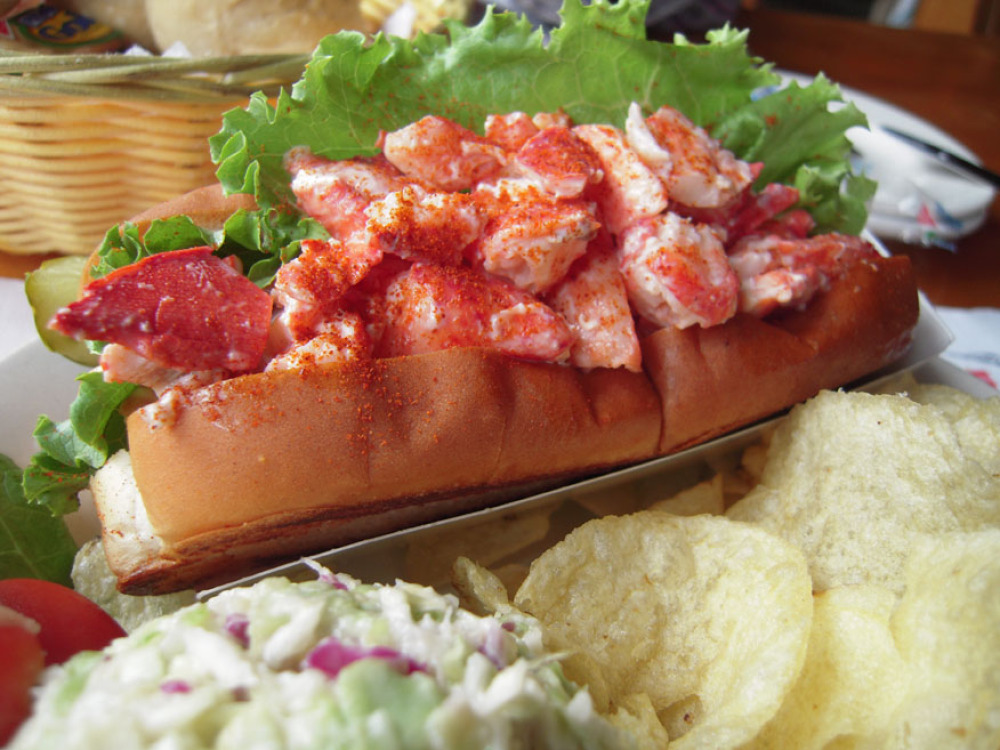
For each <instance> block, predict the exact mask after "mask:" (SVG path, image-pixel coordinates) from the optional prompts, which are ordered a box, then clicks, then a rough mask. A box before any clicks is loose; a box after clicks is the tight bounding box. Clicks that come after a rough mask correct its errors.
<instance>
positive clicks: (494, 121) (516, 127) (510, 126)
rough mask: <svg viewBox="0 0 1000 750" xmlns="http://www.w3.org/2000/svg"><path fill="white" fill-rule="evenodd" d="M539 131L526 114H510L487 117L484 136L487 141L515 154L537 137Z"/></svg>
mask: <svg viewBox="0 0 1000 750" xmlns="http://www.w3.org/2000/svg"><path fill="white" fill-rule="evenodd" d="M539 130H540V128H539V127H538V126H537V125H535V123H534V122H533V121H532V119H531V115H529V114H527V113H526V112H508V113H507V114H502V115H499V114H492V115H487V116H486V121H485V123H484V126H483V131H484V132H483V135H484V136H485V138H486V140H488V141H491V142H493V143H495V144H497V145H498V146H500V147H501V148H502V149H503V150H504V151H507V152H508V153H515V152H516V151H517V150H518V149H519V148H521V146H523V145H524V144H525V143H526V142H527V141H528V139H529V138H531V137H532V136H534V135H537V134H538V131H539Z"/></svg>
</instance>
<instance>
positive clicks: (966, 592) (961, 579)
mask: <svg viewBox="0 0 1000 750" xmlns="http://www.w3.org/2000/svg"><path fill="white" fill-rule="evenodd" d="M892 630H893V634H894V635H895V638H896V645H897V646H898V648H899V652H900V654H901V656H902V657H903V659H904V660H905V661H906V662H907V665H908V669H909V690H908V692H907V693H906V694H905V696H904V697H903V700H902V701H901V704H900V706H899V707H898V708H897V710H896V712H895V713H894V714H893V717H892V720H891V722H890V723H889V726H888V735H889V742H888V744H887V745H886V747H890V748H911V747H913V748H916V747H921V748H922V747H932V748H935V750H940V749H946V748H983V750H996V748H998V747H1000V530H998V529H989V530H985V531H979V532H972V533H955V534H944V535H939V536H925V537H921V538H919V539H918V540H916V543H915V544H914V551H913V554H912V556H911V558H910V561H909V565H908V566H907V576H906V593H905V594H904V596H903V598H902V600H901V602H900V604H899V607H898V608H897V610H896V612H895V613H894V615H893V618H892Z"/></svg>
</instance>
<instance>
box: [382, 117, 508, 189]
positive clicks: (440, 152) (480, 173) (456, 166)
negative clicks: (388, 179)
mask: <svg viewBox="0 0 1000 750" xmlns="http://www.w3.org/2000/svg"><path fill="white" fill-rule="evenodd" d="M379 145H380V146H381V148H382V152H383V153H384V154H385V157H386V158H387V159H388V160H389V161H390V162H391V163H392V164H393V165H395V166H396V168H398V169H399V170H400V171H401V172H403V173H404V174H407V175H409V176H410V177H413V178H415V179H417V180H420V181H422V182H426V183H428V184H429V185H432V186H433V187H435V188H437V189H438V190H451V191H457V190H468V189H470V188H472V187H473V186H474V185H475V184H476V183H477V182H479V181H480V180H484V179H486V178H488V177H491V176H492V175H495V174H497V173H498V172H499V171H500V170H501V169H503V168H504V166H505V165H506V156H505V154H504V150H503V148H501V147H500V146H498V145H496V144H495V143H491V142H490V141H489V140H487V139H486V138H483V137H482V136H480V135H477V134H476V133H473V132H472V131H471V130H469V129H468V128H464V127H462V126H461V125H459V124H458V123H455V122H452V121H451V120H447V119H445V118H443V117H438V116H437V115H427V116H426V117H422V118H421V119H419V120H417V121H416V122H414V123H411V124H409V125H407V126H405V127H403V128H400V129H399V130H394V131H392V132H391V133H382V134H381V136H380V137H379Z"/></svg>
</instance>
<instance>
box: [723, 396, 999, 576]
mask: <svg viewBox="0 0 1000 750" xmlns="http://www.w3.org/2000/svg"><path fill="white" fill-rule="evenodd" d="M727 516H729V517H730V518H732V519H735V520H740V521H750V522H754V523H756V524H759V525H760V526H762V527H763V528H765V529H768V530H770V531H772V532H774V533H775V534H778V535H779V536H781V537H783V538H784V539H786V540H787V541H789V542H791V543H792V544H794V545H795V546H798V547H800V548H801V549H802V550H803V551H804V552H805V554H806V558H807V559H808V560H809V566H810V572H811V574H812V576H813V581H814V586H815V588H816V590H819V591H822V590H826V589H830V588H834V587H837V586H844V585H852V584H865V583H873V584H878V585H882V586H886V587H887V588H889V589H891V590H893V591H895V592H897V593H899V592H901V591H902V590H903V587H904V581H903V570H904V567H905V564H906V560H907V557H908V554H909V549H910V545H911V543H912V540H913V538H914V536H915V535H917V534H920V533H938V532H950V531H972V530H976V529H981V528H988V527H1000V477H998V476H996V475H993V474H991V473H990V472H989V471H987V470H986V469H984V467H983V465H982V464H981V463H980V462H979V461H977V460H974V459H973V458H971V457H970V456H969V455H968V454H967V452H966V451H965V449H964V447H963V444H962V441H961V440H960V438H959V436H958V433H957V431H956V429H955V428H954V427H953V426H952V424H951V422H949V420H948V419H947V418H946V416H945V415H944V413H943V412H942V411H941V410H940V409H938V408H936V407H932V406H925V405H921V404H917V403H915V402H913V401H911V400H909V399H907V398H905V397H902V396H891V395H873V394H867V393H860V392H852V393H845V392H831V391H826V392H824V393H821V394H820V395H818V396H817V397H816V398H814V399H812V400H810V401H809V402H807V403H805V404H803V405H800V406H798V407H796V408H795V409H793V411H792V413H791V414H790V415H789V417H788V418H787V419H785V420H784V421H783V422H782V423H781V425H780V426H779V427H778V429H777V431H776V433H775V435H774V437H773V439H772V441H771V445H770V448H769V450H768V461H767V464H766V466H765V468H764V473H763V475H762V477H761V484H760V485H758V486H757V487H756V488H754V489H753V490H752V491H751V492H750V493H749V494H747V496H745V497H744V498H743V499H742V500H740V501H739V502H737V503H735V504H734V505H733V506H732V507H731V508H730V509H729V510H728V511H727Z"/></svg>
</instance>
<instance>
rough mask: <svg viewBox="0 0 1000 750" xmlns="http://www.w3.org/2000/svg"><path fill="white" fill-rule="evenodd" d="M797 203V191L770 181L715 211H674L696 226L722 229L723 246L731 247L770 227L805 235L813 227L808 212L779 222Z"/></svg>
mask: <svg viewBox="0 0 1000 750" xmlns="http://www.w3.org/2000/svg"><path fill="white" fill-rule="evenodd" d="M798 201H799V191H798V189H796V188H794V187H792V186H791V185H783V184H781V183H777V182H772V183H770V184H768V185H766V186H765V187H764V189H763V190H761V191H760V192H754V191H753V190H751V189H750V186H747V187H746V188H745V189H744V190H743V192H742V193H740V194H739V195H738V196H737V197H736V198H734V199H733V200H731V201H730V202H729V203H727V204H726V205H725V206H720V207H718V208H694V207H692V206H682V205H675V206H674V207H673V210H674V212H675V213H678V214H680V215H681V216H684V217H686V218H689V219H691V220H692V221H694V222H696V223H699V224H711V225H712V226H713V227H715V228H716V229H717V230H722V231H723V232H724V233H725V244H726V247H732V246H733V245H734V244H735V243H736V242H737V241H738V240H739V239H740V238H741V237H745V236H747V235H749V234H754V233H757V232H761V233H763V230H764V228H765V227H772V228H773V229H774V230H775V231H780V230H781V229H782V228H783V229H786V230H788V231H792V232H801V235H800V236H803V237H804V236H806V235H807V234H808V233H809V232H810V231H811V230H812V227H813V223H812V217H811V216H810V214H809V213H808V212H806V211H802V210H800V211H798V212H796V213H795V214H794V216H793V217H789V218H788V220H787V223H785V222H782V221H779V217H781V218H782V219H783V218H784V216H783V215H784V214H785V213H786V212H789V209H790V208H792V207H793V206H794V205H795V204H796V203H798ZM789 213H790V212H789Z"/></svg>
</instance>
